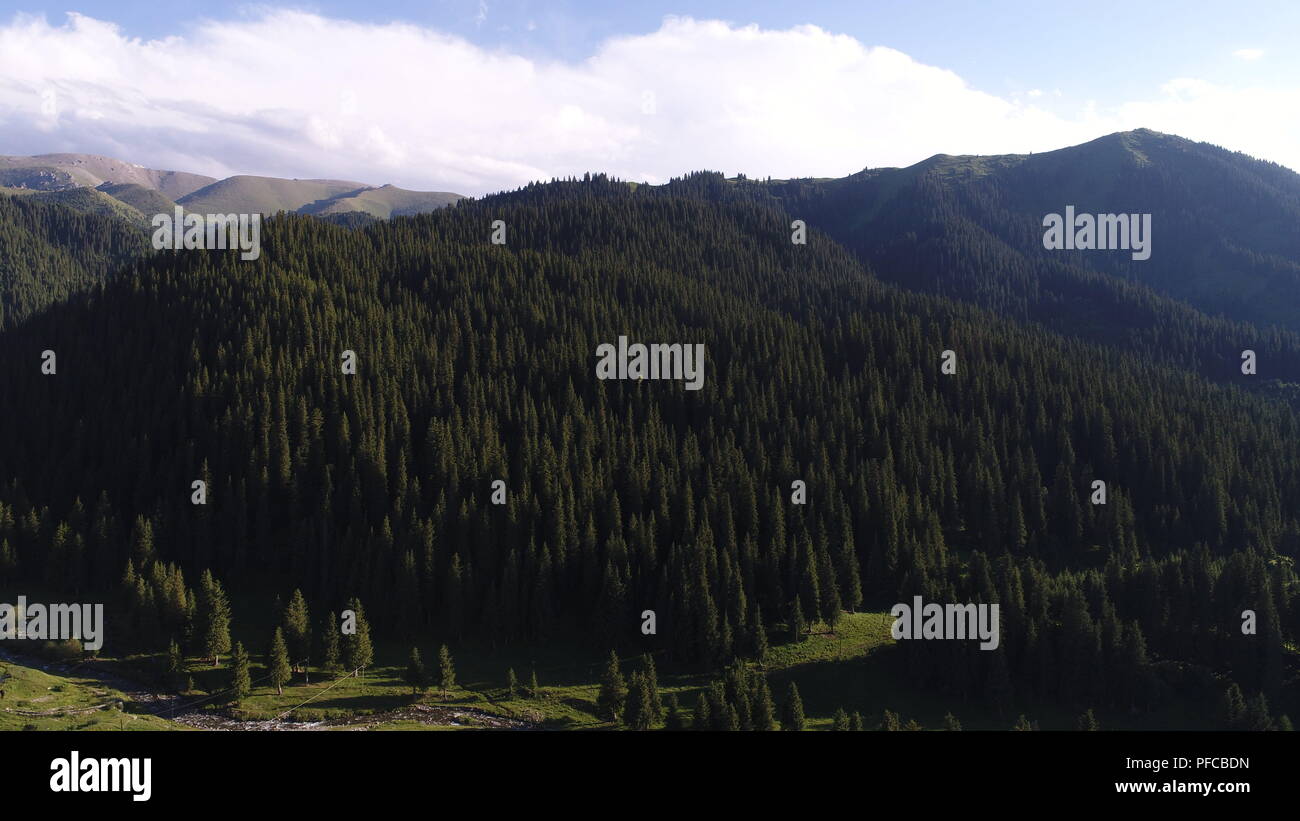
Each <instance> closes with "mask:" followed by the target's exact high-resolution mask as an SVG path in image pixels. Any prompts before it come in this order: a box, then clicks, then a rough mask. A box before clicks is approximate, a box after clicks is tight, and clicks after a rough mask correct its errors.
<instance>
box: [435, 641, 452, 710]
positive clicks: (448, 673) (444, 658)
mask: <svg viewBox="0 0 1300 821" xmlns="http://www.w3.org/2000/svg"><path fill="white" fill-rule="evenodd" d="M455 686H456V668H455V666H454V665H453V664H452V660H451V651H450V650H448V649H447V645H445V644H444V645H443V646H442V647H440V648H438V687H439V688H441V690H442V700H443V701H446V700H447V691H448V690H450V689H452V688H454V687H455Z"/></svg>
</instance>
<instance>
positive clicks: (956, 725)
mask: <svg viewBox="0 0 1300 821" xmlns="http://www.w3.org/2000/svg"><path fill="white" fill-rule="evenodd" d="M943 728H944V729H945V730H947V731H949V732H959V731H960V730H961V722H960V721H958V720H957V716H955V715H953V714H952V713H948V714H947V715H945V716H944V717H943Z"/></svg>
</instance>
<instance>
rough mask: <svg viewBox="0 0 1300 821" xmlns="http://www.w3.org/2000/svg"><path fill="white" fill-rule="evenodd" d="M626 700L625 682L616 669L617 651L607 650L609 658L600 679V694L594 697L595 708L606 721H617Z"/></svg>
mask: <svg viewBox="0 0 1300 821" xmlns="http://www.w3.org/2000/svg"><path fill="white" fill-rule="evenodd" d="M626 701H627V682H625V681H624V680H623V674H622V673H621V672H619V669H618V653H616V652H614V651H613V650H610V651H609V660H608V661H607V662H606V663H605V672H604V674H603V675H602V676H601V679H600V694H599V695H598V696H597V697H596V709H597V711H598V712H599V714H600V716H601V718H604V719H605V720H606V721H618V720H619V716H620V715H622V713H623V706H624V704H625V702H626Z"/></svg>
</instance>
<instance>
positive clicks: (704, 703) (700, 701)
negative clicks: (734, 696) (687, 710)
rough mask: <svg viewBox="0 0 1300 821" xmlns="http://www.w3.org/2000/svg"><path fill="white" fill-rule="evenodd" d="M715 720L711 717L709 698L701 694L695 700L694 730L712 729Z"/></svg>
mask: <svg viewBox="0 0 1300 821" xmlns="http://www.w3.org/2000/svg"><path fill="white" fill-rule="evenodd" d="M712 723H713V718H712V716H710V715H709V697H708V696H706V695H705V694H704V693H700V696H699V698H697V699H695V714H694V715H692V716H691V729H692V730H709V729H712Z"/></svg>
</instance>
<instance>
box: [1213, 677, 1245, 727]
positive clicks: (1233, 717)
mask: <svg viewBox="0 0 1300 821" xmlns="http://www.w3.org/2000/svg"><path fill="white" fill-rule="evenodd" d="M1245 714H1246V699H1245V698H1244V697H1243V696H1242V694H1241V688H1240V687H1238V686H1237V682H1235V681H1234V682H1232V683H1231V684H1229V685H1228V688H1227V689H1226V690H1224V691H1223V697H1222V698H1221V699H1220V701H1219V723H1220V725H1221V726H1222V727H1224V728H1225V729H1229V730H1239V729H1241V728H1242V723H1243V718H1244V716H1245Z"/></svg>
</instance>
